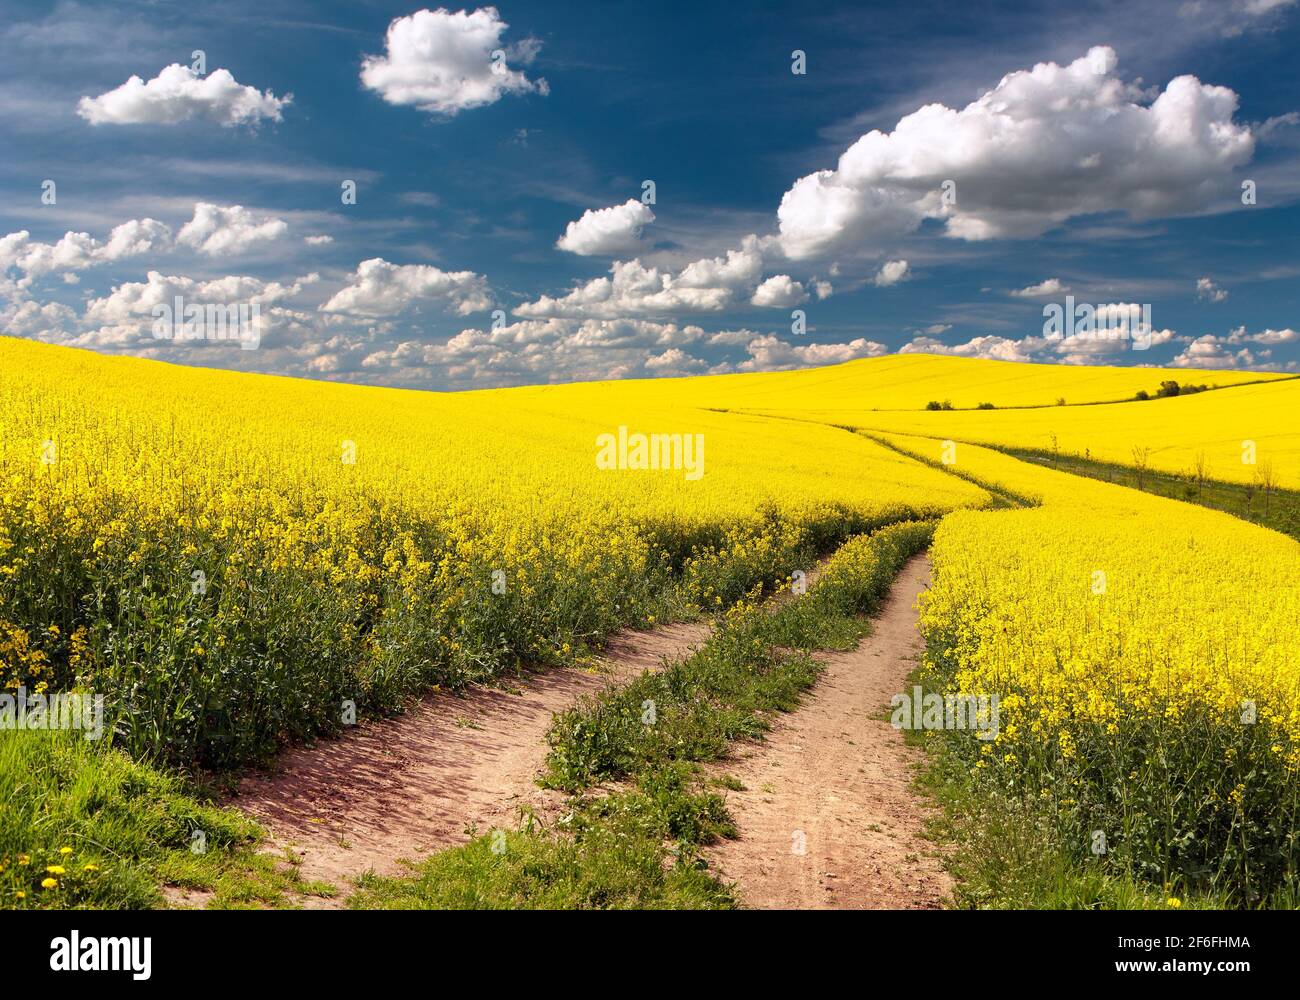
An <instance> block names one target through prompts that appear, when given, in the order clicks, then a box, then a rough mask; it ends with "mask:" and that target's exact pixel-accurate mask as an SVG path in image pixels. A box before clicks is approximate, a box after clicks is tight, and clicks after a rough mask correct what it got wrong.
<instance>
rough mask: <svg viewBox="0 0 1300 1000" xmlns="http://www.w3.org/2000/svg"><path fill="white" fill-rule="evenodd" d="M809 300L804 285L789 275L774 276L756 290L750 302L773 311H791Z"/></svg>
mask: <svg viewBox="0 0 1300 1000" xmlns="http://www.w3.org/2000/svg"><path fill="white" fill-rule="evenodd" d="M807 300H808V293H807V292H805V291H804V288H803V285H801V284H799V282H797V281H795V280H794V279H793V278H792V277H790V275H788V274H774V275H772V277H770V278H768V279H767V280H766V281H764V282H763V283H762V284H761V285H759V286H758V288H756V289H755V290H754V297H753V298H752V299H750V302H752V303H753V304H754V305H756V306H764V307H766V308H771V309H789V308H790V307H791V306H797V305H798V304H799V303H800V302H806V301H807Z"/></svg>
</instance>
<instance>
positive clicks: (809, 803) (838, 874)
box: [708, 556, 952, 909]
mask: <svg viewBox="0 0 1300 1000" xmlns="http://www.w3.org/2000/svg"><path fill="white" fill-rule="evenodd" d="M929 578H930V565H929V561H928V559H927V557H925V556H917V557H915V558H914V559H912V560H911V561H910V562H909V563H908V564H907V566H906V567H904V569H903V571H902V572H901V573H900V574H899V576H898V578H897V579H896V580H895V581H894V585H893V588H892V589H891V590H890V592H889V596H888V598H887V599H886V601H885V603H884V605H883V606H882V608H881V610H880V613H879V614H878V615H877V616H876V617H875V618H874V619H873V620H872V633H871V635H870V636H868V637H867V638H866V639H864V640H863V641H862V642H861V643H860V644H859V645H858V647H857V649H855V650H853V651H852V652H846V653H827V654H819V659H821V660H823V662H825V664H826V669H825V671H824V672H823V673H822V675H821V676H820V678H819V679H818V681H817V684H816V686H815V687H814V688H813V689H812V691H811V692H810V693H809V694H808V696H807V697H806V699H805V700H804V702H803V704H802V705H800V707H799V708H798V709H797V710H796V711H795V712H793V713H791V714H789V715H782V716H780V717H778V718H777V719H776V721H775V722H774V724H773V727H772V730H771V732H770V733H769V734H768V737H767V739H766V740H765V741H763V742H761V743H748V744H745V745H744V746H743V747H741V748H740V749H738V750H737V751H736V753H735V754H734V755H733V757H732V758H730V759H728V760H725V761H723V762H722V763H721V765H720V766H719V767H718V769H717V771H718V773H721V774H730V775H733V776H735V777H736V778H739V779H740V781H741V782H742V783H743V784H744V786H745V790H744V791H740V792H728V793H727V806H728V809H729V810H730V811H731V813H732V816H733V818H734V819H735V821H736V826H737V829H738V830H739V833H740V836H739V837H738V838H737V839H736V840H728V841H724V842H723V843H721V844H719V845H718V846H716V847H714V848H711V849H710V850H709V851H708V857H709V860H710V862H711V863H712V864H713V865H714V866H715V867H716V868H717V869H718V872H719V875H720V876H721V877H722V878H723V880H724V881H727V882H734V883H735V884H736V887H737V890H738V892H739V894H740V897H741V900H742V901H743V903H744V905H745V906H748V907H753V908H759V909H786V908H800V909H839V908H875V909H880V908H886V909H911V908H933V907H938V906H940V905H942V902H943V900H944V898H945V897H946V896H947V895H948V893H949V892H950V890H951V886H952V883H951V880H950V879H949V877H948V875H947V873H946V872H945V871H944V868H943V865H942V862H941V860H940V859H939V858H937V857H936V856H935V848H934V846H933V845H932V844H931V843H930V842H929V841H927V840H924V839H922V838H921V837H920V836H919V831H920V830H921V828H922V826H923V824H924V821H925V807H924V806H923V805H922V803H921V802H920V801H919V800H918V798H917V796H916V795H915V793H913V792H912V791H911V781H912V775H913V773H914V772H913V762H914V761H915V760H916V758H917V757H918V756H919V751H917V750H915V749H913V748H910V747H908V746H906V745H905V743H904V742H903V735H902V734H901V733H899V732H898V731H896V730H895V729H894V728H893V727H892V726H891V725H890V724H889V722H888V721H884V720H882V712H883V711H884V710H886V709H887V708H888V705H889V699H890V698H891V697H892V696H893V695H895V694H897V693H898V692H900V691H905V690H906V681H907V675H908V674H909V673H910V672H911V670H912V669H913V667H914V666H915V663H916V659H917V657H918V656H919V655H920V653H921V651H922V648H923V644H922V641H921V637H920V635H919V634H918V632H917V629H916V612H915V610H914V608H913V606H914V604H915V601H916V597H917V595H918V594H919V593H920V592H921V591H922V590H923V589H924V588H925V587H926V585H927V584H928V582H929ZM800 835H802V836H800ZM800 847H802V848H803V853H799V852H798V849H799V848H800Z"/></svg>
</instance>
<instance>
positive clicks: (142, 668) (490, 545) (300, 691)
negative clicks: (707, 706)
mask: <svg viewBox="0 0 1300 1000" xmlns="http://www.w3.org/2000/svg"><path fill="white" fill-rule="evenodd" d="M620 428H623V430H622V431H620ZM650 434H663V435H682V436H683V437H682V438H681V439H679V441H680V442H681V443H682V447H679V448H678V449H677V450H676V451H674V450H673V449H672V448H671V447H670V449H669V452H668V453H667V454H666V455H664V456H663V457H664V458H666V459H667V460H668V464H669V465H672V464H674V459H675V460H676V464H677V465H678V466H679V467H678V468H663V469H658V470H638V469H637V468H636V465H637V454H636V445H635V442H636V439H637V436H638V435H650ZM603 435H609V440H610V441H611V442H612V444H613V448H612V451H611V453H610V454H609V455H608V456H605V457H607V458H609V459H610V461H609V462H606V463H605V464H607V465H608V464H612V467H610V468H601V467H600V466H599V465H598V458H599V457H601V454H600V450H598V441H599V440H600V439H601V438H602V436H603ZM697 441H698V443H699V445H698V447H691V448H689V451H688V450H686V448H685V445H688V444H689V445H695V443H696V442H697ZM628 442H630V443H631V447H630V448H629V447H627V446H626V444H627V443H628ZM656 457H659V456H658V455H656ZM620 465H621V466H622V467H621V468H620ZM984 500H985V495H984V493H983V492H982V491H981V490H979V489H977V488H975V487H972V486H971V485H969V484H967V483H964V482H961V481H960V480H954V479H952V478H950V477H947V476H944V475H943V474H942V473H940V472H937V471H935V470H932V469H929V468H927V467H925V466H924V465H921V464H919V463H916V462H914V461H911V460H909V459H906V458H903V457H902V456H900V455H898V454H897V453H894V452H891V451H889V450H887V449H884V448H882V447H880V446H879V445H876V444H874V443H872V442H869V441H866V440H864V439H862V438H859V437H856V436H854V435H851V434H848V433H845V432H844V431H840V430H835V429H832V428H825V427H819V426H815V425H810V424H796V423H791V422H789V421H780V420H770V419H766V418H761V417H750V416H742V415H725V414H719V413H713V412H709V411H707V410H703V409H689V408H671V407H667V406H659V407H655V406H649V405H646V402H645V401H644V400H642V399H640V398H638V396H637V395H636V394H635V393H633V394H631V396H630V398H628V399H623V398H622V397H620V396H619V395H617V394H613V395H607V396H606V397H605V398H603V399H601V400H600V401H599V402H595V401H592V402H590V403H589V404H588V405H585V406H583V405H575V404H574V402H573V401H548V400H545V399H536V398H530V397H528V396H526V395H519V394H514V395H512V394H508V393H468V394H438V393H421V392H408V391H399V390H389V389H372V388H364V387H356V386H346V385H329V384H320V383H313V382H304V381H296V380H292V379H283V378H271V377H264V376H250V375H244V374H237V373H228V372H220V371H213V370H205V369H197V368H184V367H175V366H169V365H163V364H158V363H153V362H146V361H141V360H137V359H129V358H104V357H100V356H97V355H94V354H90V353H86V352H81V351H75V350H71V349H64V348H55V347H51V346H47V345H42V344H37V343H32V342H27V341H21V340H12V339H0V622H3V623H5V625H6V627H7V628H10V629H14V630H17V632H19V633H21V634H22V635H23V636H24V637H25V638H24V641H26V642H28V643H30V645H31V648H32V649H33V650H35V651H36V653H37V654H39V655H40V656H41V657H42V658H44V659H47V660H48V664H46V663H44V662H42V664H41V675H40V678H39V680H40V681H41V682H48V683H52V684H54V685H55V686H56V687H57V686H60V685H63V686H66V685H69V684H72V683H75V682H77V681H78V680H80V681H81V682H82V683H87V684H93V685H94V686H95V687H96V688H97V689H99V690H107V691H108V692H110V693H115V694H117V695H120V696H121V697H122V698H123V699H126V698H127V697H128V695H129V705H125V704H124V706H123V711H122V714H121V718H120V719H119V720H118V726H119V730H120V733H121V739H122V740H123V741H125V743H126V744H127V745H129V746H131V747H133V748H135V749H138V750H149V751H154V752H163V753H165V754H166V755H167V756H169V757H171V758H173V759H175V760H179V761H184V762H190V761H194V760H199V761H205V762H209V763H228V762H234V761H239V760H244V759H248V758H251V757H258V756H264V755H265V754H267V753H269V752H270V751H271V750H273V749H274V748H275V747H276V746H277V745H278V744H279V743H280V742H281V741H283V740H284V739H286V738H296V737H303V736H306V735H309V734H310V733H313V732H316V731H319V730H329V729H331V728H334V727H335V726H337V724H338V721H337V720H338V716H339V714H340V708H339V705H340V704H341V703H342V702H343V701H345V700H348V701H353V702H355V703H356V704H357V705H359V706H361V707H362V708H363V709H364V708H365V707H367V706H369V707H373V708H376V709H388V708H393V707H396V706H397V705H399V704H400V703H401V702H402V700H403V699H404V698H406V697H407V696H409V695H410V693H411V692H412V691H415V690H418V689H419V688H421V687H424V686H428V685H430V684H433V683H459V682H461V681H463V680H465V679H469V678H473V677H481V676H486V675H490V674H493V673H496V672H498V671H499V670H500V669H502V668H503V667H504V666H506V665H508V664H513V663H516V662H518V661H519V660H521V659H524V660H530V661H535V662H542V663H547V662H568V661H571V660H572V659H574V658H575V657H576V656H578V655H580V654H581V653H582V651H583V650H584V649H587V648H590V647H591V646H593V645H595V644H597V643H599V642H600V640H601V639H602V638H603V637H604V636H605V635H607V634H608V633H609V632H611V631H612V630H614V629H615V628H617V627H620V626H623V625H629V624H646V623H648V622H652V621H654V620H656V618H658V617H662V616H664V615H666V614H681V613H683V609H685V608H690V607H694V608H703V609H705V610H710V609H713V608H716V607H721V606H724V605H726V604H729V603H730V602H732V601H734V600H736V599H737V598H739V597H740V596H741V595H743V594H744V593H745V592H746V591H747V590H748V589H749V588H750V587H752V586H753V585H754V584H755V583H759V582H764V581H767V582H772V581H775V580H777V579H780V578H781V577H783V576H784V575H785V574H787V573H789V572H790V570H791V569H793V568H795V567H797V566H800V565H807V564H808V562H809V560H810V559H811V558H812V557H813V555H814V554H815V553H816V552H819V551H824V550H827V549H829V548H833V547H834V546H835V545H836V544H837V543H838V542H839V541H842V540H843V539H844V538H846V537H848V536H849V535H850V534H852V533H854V532H857V531H862V530H865V529H867V528H870V527H874V526H878V525H881V524H884V523H888V522H892V521H896V520H901V519H907V518H917V517H921V518H923V517H931V516H934V515H938V514H942V513H946V512H947V511H949V510H952V509H954V508H956V507H958V506H963V505H978V504H980V503H982V502H984ZM6 634H7V633H6ZM33 655H35V654H33ZM25 663H26V661H24V660H21V659H20V658H8V657H7V658H6V661H5V667H4V669H5V674H4V675H3V677H2V678H0V684H3V683H6V682H7V683H9V684H10V685H15V684H18V683H21V682H22V681H23V680H24V679H31V680H33V681H35V680H37V676H36V674H34V673H32V674H30V675H28V674H26V673H25V671H27V670H28V669H29V668H28V667H27V666H25Z"/></svg>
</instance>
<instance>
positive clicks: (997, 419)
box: [747, 365, 1300, 489]
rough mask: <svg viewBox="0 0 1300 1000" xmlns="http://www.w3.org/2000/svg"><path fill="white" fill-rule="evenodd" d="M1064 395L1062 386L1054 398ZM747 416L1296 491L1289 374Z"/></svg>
mask: <svg viewBox="0 0 1300 1000" xmlns="http://www.w3.org/2000/svg"><path fill="white" fill-rule="evenodd" d="M1010 367H1019V366H1018V365H1011V366H1010ZM1128 370H1129V371H1136V372H1142V373H1147V372H1150V374H1149V375H1147V378H1148V383H1147V387H1148V391H1151V390H1152V389H1154V387H1155V385H1158V384H1159V380H1161V379H1164V378H1166V377H1173V378H1176V379H1181V380H1182V381H1183V382H1187V381H1193V382H1195V383H1196V384H1198V385H1199V384H1201V383H1207V384H1213V383H1218V384H1219V385H1229V384H1231V383H1230V381H1229V380H1228V379H1227V378H1226V376H1229V375H1231V374H1234V373H1229V372H1190V373H1189V372H1175V373H1168V372H1163V373H1162V372H1157V371H1154V370H1151V369H1128ZM1236 374H1253V373H1236ZM1255 377H1261V376H1259V375H1255ZM1067 392H1068V389H1065V388H1063V389H1062V395H1065V394H1066V393H1067ZM1071 401H1072V402H1073V401H1074V400H1071ZM998 405H1002V404H998ZM747 409H753V410H755V411H764V410H772V411H774V412H780V413H783V414H786V415H788V416H798V417H802V418H805V419H810V420H818V421H821V422H823V423H830V424H838V425H841V426H851V427H863V428H870V429H873V430H879V431H887V432H894V433H901V434H924V435H926V436H929V437H936V438H940V439H951V440H956V441H969V442H972V443H974V444H985V445H992V446H994V447H1000V448H1017V449H1023V450H1026V451H1039V452H1045V453H1052V452H1056V451H1059V452H1060V453H1061V454H1065V455H1077V456H1079V457H1087V458H1092V459H1094V460H1097V461H1102V462H1112V463H1115V464H1119V465H1132V464H1133V463H1134V460H1135V457H1134V449H1135V448H1137V449H1146V460H1147V461H1148V463H1149V465H1150V467H1151V468H1152V469H1157V470H1160V471H1163V472H1171V473H1176V474H1191V473H1192V472H1193V471H1194V470H1195V467H1196V464H1197V460H1198V457H1199V458H1203V460H1204V475H1205V476H1206V477H1207V478H1209V479H1218V480H1222V481H1225V482H1233V483H1257V484H1258V483H1261V482H1262V479H1263V478H1264V477H1269V478H1271V479H1272V481H1273V484H1274V485H1275V486H1281V487H1285V488H1290V489H1297V488H1300V379H1297V378H1294V377H1289V378H1288V377H1282V378H1280V379H1278V378H1277V377H1273V378H1272V380H1270V381H1268V382H1263V383H1260V384H1258V385H1239V386H1236V387H1234V388H1232V389H1229V390H1225V391H1222V392H1201V393H1196V394H1195V395H1189V396H1177V397H1174V398H1172V399H1159V400H1147V401H1135V402H1128V403H1115V404H1110V405H1091V406H1048V407H1041V408H1034V409H994V410H969V411H960V412H959V411H956V410H954V411H934V412H921V413H884V412H881V413H872V412H867V410H866V407H865V406H862V405H860V404H849V405H846V406H826V407H822V408H818V409H813V408H781V407H778V406H775V405H769V406H764V407H747Z"/></svg>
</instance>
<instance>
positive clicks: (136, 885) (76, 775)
mask: <svg viewBox="0 0 1300 1000" xmlns="http://www.w3.org/2000/svg"><path fill="white" fill-rule="evenodd" d="M0 802H3V803H4V808H3V809H0V908H14V909H34V908H51V909H72V908H102V909H143V908H146V907H155V906H160V905H163V904H164V898H163V895H162V892H161V891H160V889H159V885H160V884H169V885H176V886H180V887H183V888H186V889H191V890H197V891H199V892H202V893H205V894H211V897H210V898H211V901H212V903H213V905H216V906H224V907H239V906H254V905H255V906H278V905H285V904H286V903H287V900H288V897H287V895H286V893H287V892H288V891H289V890H291V889H292V890H293V891H294V892H296V893H304V892H317V893H323V892H326V891H327V889H326V888H325V887H322V886H313V885H308V884H305V883H303V882H301V881H300V880H299V879H298V876H297V873H296V871H295V870H294V868H293V866H292V863H291V862H290V861H289V860H288V859H279V858H275V857H271V856H268V855H265V854H259V853H257V852H256V847H257V844H258V842H259V840H260V831H259V829H258V827H257V825H256V824H255V823H253V822H252V821H251V820H249V819H248V818H247V817H245V816H243V815H242V814H240V813H238V812H236V811H235V810H233V809H219V808H215V807H213V806H211V805H207V804H204V803H203V802H202V801H200V799H198V798H197V797H195V795H194V793H193V792H192V790H191V789H190V787H189V785H188V784H187V783H186V782H185V781H184V780H183V779H182V778H180V777H178V776H176V775H172V774H167V773H164V772H162V771H159V770H157V769H156V768H154V767H152V766H150V765H149V764H146V763H142V762H140V761H136V760H133V759H132V758H130V757H128V756H127V755H126V754H124V753H122V752H120V751H117V750H113V749H111V748H109V747H103V746H100V745H98V744H95V743H93V742H90V741H87V740H85V739H84V738H83V736H82V734H80V733H71V732H67V731H59V730H55V731H52V732H35V731H5V732H0Z"/></svg>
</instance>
